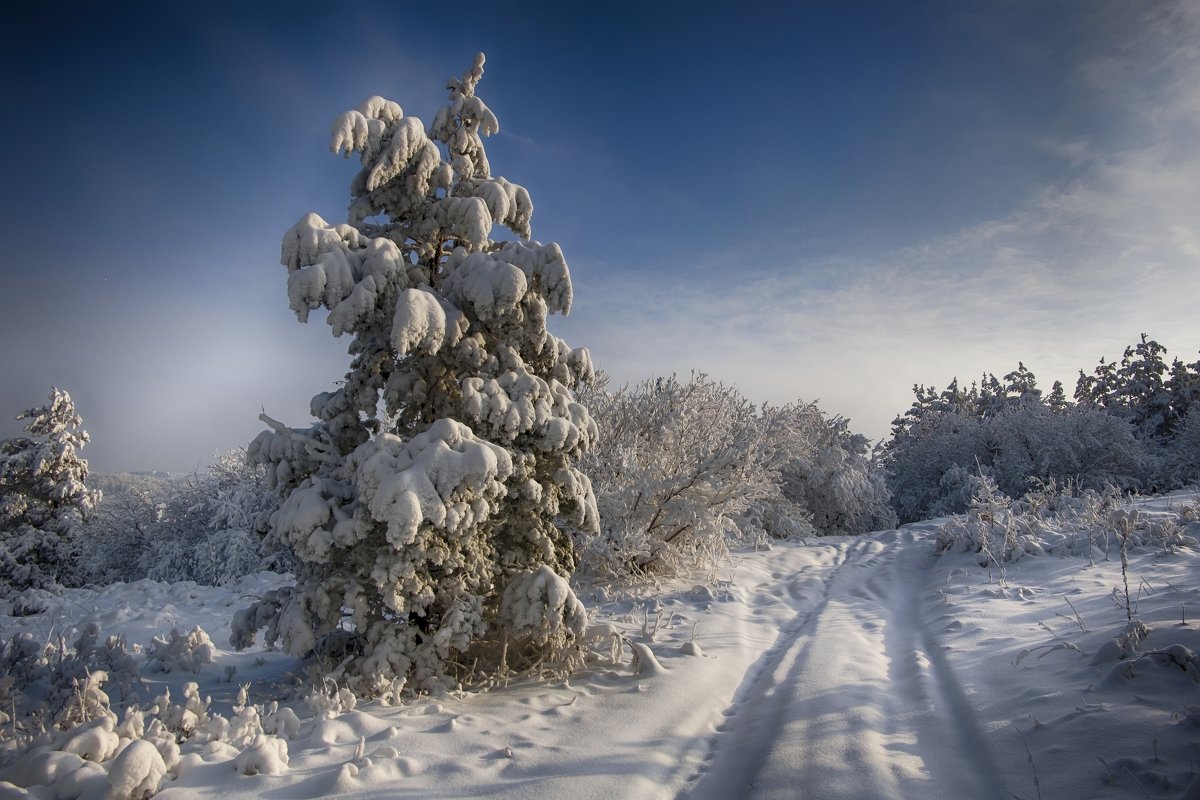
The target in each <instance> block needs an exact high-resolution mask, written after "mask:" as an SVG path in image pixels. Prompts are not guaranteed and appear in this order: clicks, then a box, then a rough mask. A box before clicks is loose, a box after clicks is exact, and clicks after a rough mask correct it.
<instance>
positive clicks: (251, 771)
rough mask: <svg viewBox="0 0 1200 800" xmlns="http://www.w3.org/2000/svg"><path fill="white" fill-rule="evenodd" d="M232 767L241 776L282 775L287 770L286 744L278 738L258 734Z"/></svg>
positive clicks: (239, 754) (234, 761)
mask: <svg viewBox="0 0 1200 800" xmlns="http://www.w3.org/2000/svg"><path fill="white" fill-rule="evenodd" d="M233 767H234V769H236V770H237V771H238V772H240V773H241V774H242V775H282V774H283V773H285V772H287V769H288V746H287V742H286V741H284V740H283V739H280V738H279V737H278V736H269V735H267V734H263V733H260V734H259V735H258V736H256V737H254V741H252V742H251V743H250V745H249V746H248V747H247V748H246V749H245V750H243V751H242V752H241V753H238V756H237V758H235V759H234V760H233Z"/></svg>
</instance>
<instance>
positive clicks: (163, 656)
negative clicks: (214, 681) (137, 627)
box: [146, 625, 216, 672]
mask: <svg viewBox="0 0 1200 800" xmlns="http://www.w3.org/2000/svg"><path fill="white" fill-rule="evenodd" d="M215 653H216V648H215V647H214V646H213V643H212V640H211V639H210V638H209V637H208V634H207V633H205V632H204V629H203V628H201V627H200V626H199V625H197V626H195V627H194V628H192V629H191V630H190V631H189V632H188V633H180V632H179V631H178V630H177V629H172V631H171V633H170V635H169V636H155V637H154V639H152V640H151V642H150V649H149V651H148V652H147V653H146V672H199V671H200V668H201V667H202V666H204V665H205V664H211V663H213V656H214V655H215Z"/></svg>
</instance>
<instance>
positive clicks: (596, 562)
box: [580, 373, 895, 577]
mask: <svg viewBox="0 0 1200 800" xmlns="http://www.w3.org/2000/svg"><path fill="white" fill-rule="evenodd" d="M585 397H586V399H587V402H588V407H589V408H591V409H592V412H593V414H594V416H595V418H596V420H597V425H598V426H599V428H600V430H601V438H600V443H599V444H598V445H597V447H595V448H593V450H592V451H591V452H590V453H589V454H588V455H587V456H585V461H584V468H585V470H586V471H587V472H588V474H589V475H591V476H592V481H593V485H594V487H595V490H596V497H597V503H598V505H599V508H600V517H601V532H600V534H599V535H590V536H584V537H583V538H582V540H581V542H580V551H581V558H582V564H581V569H582V570H585V571H587V572H589V573H591V574H594V575H597V576H610V577H611V576H629V575H637V574H641V573H646V572H655V573H658V574H662V573H664V572H671V571H674V570H681V569H691V568H695V567H698V566H706V567H710V568H711V567H712V566H713V565H714V564H715V563H717V562H718V561H719V560H720V559H721V558H722V557H724V555H725V553H726V547H727V543H728V542H729V541H731V540H738V541H747V542H751V543H754V542H760V541H763V540H765V539H769V538H792V537H796V536H806V535H817V534H830V533H862V532H864V531H867V530H872V529H877V528H881V527H890V526H891V525H894V523H895V516H894V514H893V513H892V512H891V510H890V507H889V506H888V493H887V487H886V486H885V484H884V481H883V477H882V474H881V472H880V471H879V469H878V467H877V465H876V464H875V463H874V462H872V461H871V460H870V459H868V458H867V456H866V452H867V442H866V440H865V439H864V438H862V437H860V436H856V435H854V434H851V433H850V432H849V429H848V425H847V423H846V421H845V420H843V419H841V418H837V417H834V418H830V417H827V416H826V415H825V414H823V413H822V412H821V410H820V409H819V408H817V406H816V405H815V404H813V403H799V402H798V403H792V404H788V405H785V406H782V407H773V406H766V405H763V406H759V405H756V404H754V403H751V402H750V401H749V400H747V399H746V398H745V397H744V396H742V394H741V393H740V392H738V391H737V389H736V388H734V387H732V386H728V385H725V384H723V383H720V382H718V381H715V380H713V379H711V378H709V377H708V376H707V375H704V374H696V373H693V374H692V375H691V377H690V378H689V379H688V380H686V381H685V380H681V379H680V378H678V377H676V376H671V377H670V378H653V379H649V380H646V381H643V382H642V383H640V384H638V385H637V386H634V387H625V388H622V389H620V390H618V391H615V392H614V391H609V390H608V389H607V387H606V386H605V385H604V382H603V380H600V381H598V382H597V383H596V384H594V385H592V386H590V387H588V389H586V390H585Z"/></svg>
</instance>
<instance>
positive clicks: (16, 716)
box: [0, 623, 141, 744]
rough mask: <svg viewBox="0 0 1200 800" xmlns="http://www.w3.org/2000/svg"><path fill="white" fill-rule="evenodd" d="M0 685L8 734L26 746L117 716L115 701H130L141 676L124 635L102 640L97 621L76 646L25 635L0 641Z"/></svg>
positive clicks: (56, 640)
mask: <svg viewBox="0 0 1200 800" xmlns="http://www.w3.org/2000/svg"><path fill="white" fill-rule="evenodd" d="M0 674H3V675H4V676H5V677H4V679H3V685H0V697H2V698H3V701H4V704H5V707H4V711H5V714H6V716H7V717H8V721H7V722H6V725H7V726H8V727H7V728H6V733H8V734H10V735H11V738H13V739H15V741H16V742H17V743H18V744H20V743H27V742H29V741H30V740H31V739H32V738H33V737H34V736H36V735H38V734H42V733H44V732H45V731H49V730H56V729H57V730H71V729H73V728H75V727H77V726H78V725H81V724H84V723H88V722H91V721H93V720H97V719H100V718H112V719H113V721H114V722H115V720H116V716H115V714H114V713H113V712H112V710H111V703H112V702H113V701H114V700H115V701H116V702H118V703H128V702H129V701H130V699H131V698H132V696H133V693H134V691H135V689H136V687H137V686H138V685H139V684H140V682H141V678H140V675H139V671H138V662H137V659H136V657H135V656H134V655H133V653H131V652H130V651H129V650H127V649H126V645H125V640H124V639H122V638H121V637H119V636H108V637H102V636H101V633H100V630H99V628H98V627H97V626H96V625H95V624H94V623H93V624H89V625H87V626H85V627H84V629H83V630H82V632H81V633H80V634H79V636H78V637H77V638H76V639H75V641H74V642H73V643H71V644H68V642H67V641H66V640H64V639H63V638H61V637H57V638H51V639H49V640H46V641H41V640H38V639H35V638H34V637H33V636H32V635H31V634H29V633H27V632H22V633H19V634H16V635H14V636H12V637H11V638H9V639H8V640H7V641H3V642H0Z"/></svg>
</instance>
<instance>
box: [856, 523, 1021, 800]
mask: <svg viewBox="0 0 1200 800" xmlns="http://www.w3.org/2000/svg"><path fill="white" fill-rule="evenodd" d="M897 534H898V535H897V536H896V541H895V542H894V544H893V545H892V548H893V551H894V552H893V558H892V560H891V564H890V566H889V568H888V572H887V574H886V575H877V576H875V577H874V578H873V579H872V580H871V581H869V582H868V583H867V584H866V589H867V592H868V594H869V595H871V596H872V597H873V598H874V599H875V600H876V601H877V602H878V603H879V605H880V607H881V608H883V609H885V610H886V613H887V622H886V627H885V629H884V643H885V652H886V654H887V657H888V663H889V670H888V676H889V679H890V682H891V684H892V687H893V691H892V692H891V694H890V704H889V709H888V710H889V715H888V720H889V730H890V733H891V735H892V737H893V738H894V741H893V752H895V753H896V755H897V762H898V766H899V769H898V772H900V773H901V774H900V777H898V782H899V784H900V789H901V796H904V797H929V798H938V797H944V798H947V800H950V799H951V798H954V799H957V798H961V797H978V798H1003V797H1008V796H1009V795H1008V794H1007V792H1006V791H1005V790H1004V773H1003V771H1002V770H1001V769H1000V768H999V766H998V765H997V763H996V761H995V759H994V758H993V757H992V755H991V751H990V749H989V747H988V745H987V742H986V736H985V733H984V730H983V728H982V726H981V725H980V724H979V722H978V718H977V715H976V713H975V710H974V708H973V707H972V705H971V702H970V699H969V698H968V696H967V692H966V690H965V689H964V687H963V685H962V682H961V681H960V680H959V678H958V676H957V675H956V674H955V672H954V670H953V668H952V667H951V666H950V662H949V660H948V659H947V658H946V652H945V648H944V647H943V646H942V644H941V642H940V640H939V639H938V637H937V635H936V634H935V632H934V624H935V621H931V620H930V618H929V615H928V614H927V613H926V610H925V607H926V603H925V601H926V599H927V598H926V595H928V594H929V590H930V587H929V582H928V580H926V579H924V578H923V577H920V573H924V572H926V571H927V570H928V567H929V565H930V559H931V555H930V554H929V551H928V549H927V548H926V547H924V546H922V545H923V540H922V538H921V537H919V536H918V535H917V534H916V532H914V531H913V530H911V529H905V530H902V531H898V532H897ZM905 755H906V756H908V759H907V760H908V761H909V764H908V765H907V766H909V768H910V770H911V772H909V771H908V770H905V769H904V768H903V767H904V766H905V765H903V764H900V763H899V762H903V761H905V759H904V757H903V756H905Z"/></svg>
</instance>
